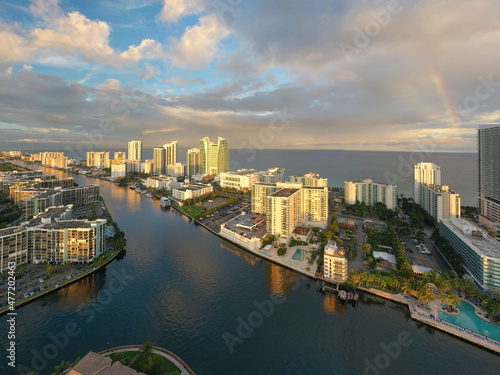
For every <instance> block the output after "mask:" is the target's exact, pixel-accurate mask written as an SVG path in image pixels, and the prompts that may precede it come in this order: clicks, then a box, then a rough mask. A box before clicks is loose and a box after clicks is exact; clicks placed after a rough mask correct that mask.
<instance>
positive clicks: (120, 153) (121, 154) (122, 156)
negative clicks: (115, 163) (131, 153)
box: [114, 151, 127, 160]
mask: <svg viewBox="0 0 500 375" xmlns="http://www.w3.org/2000/svg"><path fill="white" fill-rule="evenodd" d="M114 159H115V160H126V159H127V153H126V152H125V151H118V152H115V157H114Z"/></svg>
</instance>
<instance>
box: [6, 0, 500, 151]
mask: <svg viewBox="0 0 500 375" xmlns="http://www.w3.org/2000/svg"><path fill="white" fill-rule="evenodd" d="M499 19H500V2H499V1H498V0H476V1H474V2H472V3H471V2H470V1H469V0H420V1H416V0H400V1H398V0H390V1H378V0H372V1H367V0H358V1H353V0H302V1H297V0H115V1H112V0H101V1H97V0H86V1H71V0H32V1H23V0H5V1H2V2H0V130H1V137H0V149H3V150H17V149H20V150H33V149H44V148H45V149H61V150H64V149H68V148H71V149H76V150H78V151H101V150H107V149H111V148H120V147H122V148H123V149H125V148H126V143H127V142H128V141H129V140H141V141H142V142H143V147H150V148H152V147H154V146H157V145H161V144H164V143H167V142H169V141H173V140H178V142H179V147H183V148H188V147H197V146H198V145H199V139H200V138H203V137H206V136H208V137H210V138H213V139H214V140H215V139H216V138H217V137H219V136H221V137H224V138H226V139H227V140H228V141H229V143H230V147H231V149H235V148H239V149H248V148H255V149H259V148H271V149H273V148H274V149H344V150H383V151H410V150H421V149H430V148H432V149H433V150H435V151H443V152H453V151H458V152H473V151H475V147H476V146H475V145H476V143H475V137H476V129H477V128H478V126H480V124H495V123H500V121H499V114H500V49H499V48H498V46H499V45H500V22H498V20H499Z"/></svg>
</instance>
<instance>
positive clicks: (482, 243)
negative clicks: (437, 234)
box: [441, 219, 500, 258]
mask: <svg viewBox="0 0 500 375" xmlns="http://www.w3.org/2000/svg"><path fill="white" fill-rule="evenodd" d="M441 224H442V225H445V226H446V227H447V228H449V229H450V230H452V231H453V233H455V234H456V235H457V236H458V237H459V238H460V239H461V240H462V241H463V242H465V243H466V244H467V245H468V246H470V247H471V248H472V249H473V250H474V251H475V252H476V253H477V254H479V255H481V256H487V257H492V258H500V242H498V241H496V240H495V239H494V238H493V237H491V236H490V235H489V234H488V233H487V232H485V231H484V230H483V229H482V228H480V227H478V226H477V225H475V224H474V223H471V222H470V221H467V220H465V219H449V220H441Z"/></svg>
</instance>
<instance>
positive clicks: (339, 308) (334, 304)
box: [323, 292, 347, 315]
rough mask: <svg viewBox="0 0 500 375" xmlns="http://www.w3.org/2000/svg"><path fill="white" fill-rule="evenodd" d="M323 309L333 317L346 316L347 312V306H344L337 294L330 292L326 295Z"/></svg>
mask: <svg viewBox="0 0 500 375" xmlns="http://www.w3.org/2000/svg"><path fill="white" fill-rule="evenodd" d="M323 308H324V309H325V311H326V312H327V313H328V314H331V315H338V314H345V313H346V312H347V305H346V304H343V303H342V302H341V301H340V298H339V297H338V296H337V295H336V294H333V293H329V292H326V293H325V296H324V300H323Z"/></svg>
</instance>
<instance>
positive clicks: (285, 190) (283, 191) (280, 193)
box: [270, 188, 300, 197]
mask: <svg viewBox="0 0 500 375" xmlns="http://www.w3.org/2000/svg"><path fill="white" fill-rule="evenodd" d="M299 190H300V189H290V188H283V189H281V190H278V191H277V192H275V193H273V194H271V195H270V197H290V196H292V195H293V194H295V193H296V192H298V191H299Z"/></svg>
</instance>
